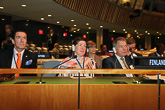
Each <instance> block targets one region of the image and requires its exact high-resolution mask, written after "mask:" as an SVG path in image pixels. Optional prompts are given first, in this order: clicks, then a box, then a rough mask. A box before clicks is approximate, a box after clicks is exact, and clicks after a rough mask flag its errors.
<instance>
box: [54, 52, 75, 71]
mask: <svg viewBox="0 0 165 110" xmlns="http://www.w3.org/2000/svg"><path fill="white" fill-rule="evenodd" d="M74 58H77V55H74V56H73V57H72V58H70V59H68V60H66V61H64V62H62V63H60V64H58V65H56V66H55V67H53V68H57V67H58V66H60V65H62V64H64V63H66V62H68V61H70V60H71V59H74Z"/></svg>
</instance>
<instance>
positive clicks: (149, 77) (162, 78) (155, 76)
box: [144, 75, 165, 81]
mask: <svg viewBox="0 0 165 110" xmlns="http://www.w3.org/2000/svg"><path fill="white" fill-rule="evenodd" d="M144 78H147V79H156V80H157V79H158V75H144ZM161 80H164V81H165V76H161Z"/></svg>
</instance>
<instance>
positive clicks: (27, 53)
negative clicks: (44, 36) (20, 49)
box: [24, 50, 37, 57]
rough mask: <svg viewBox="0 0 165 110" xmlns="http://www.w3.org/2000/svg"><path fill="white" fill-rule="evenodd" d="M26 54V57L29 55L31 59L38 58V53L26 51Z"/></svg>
mask: <svg viewBox="0 0 165 110" xmlns="http://www.w3.org/2000/svg"><path fill="white" fill-rule="evenodd" d="M24 54H25V55H28V56H30V57H37V54H36V53H32V52H29V51H28V50H25V52H24Z"/></svg>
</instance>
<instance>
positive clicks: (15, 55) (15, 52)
mask: <svg viewBox="0 0 165 110" xmlns="http://www.w3.org/2000/svg"><path fill="white" fill-rule="evenodd" d="M24 51H25V49H24V50H23V51H22V52H18V51H17V50H16V49H15V48H14V57H15V58H16V59H17V58H18V56H17V53H21V61H22V56H23V53H24ZM16 61H17V60H16Z"/></svg>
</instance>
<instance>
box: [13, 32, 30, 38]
mask: <svg viewBox="0 0 165 110" xmlns="http://www.w3.org/2000/svg"><path fill="white" fill-rule="evenodd" d="M17 32H24V33H26V32H25V31H24V30H17V31H15V32H14V34H13V35H12V39H14V38H15V35H16V33H17ZM26 35H27V33H26Z"/></svg>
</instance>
